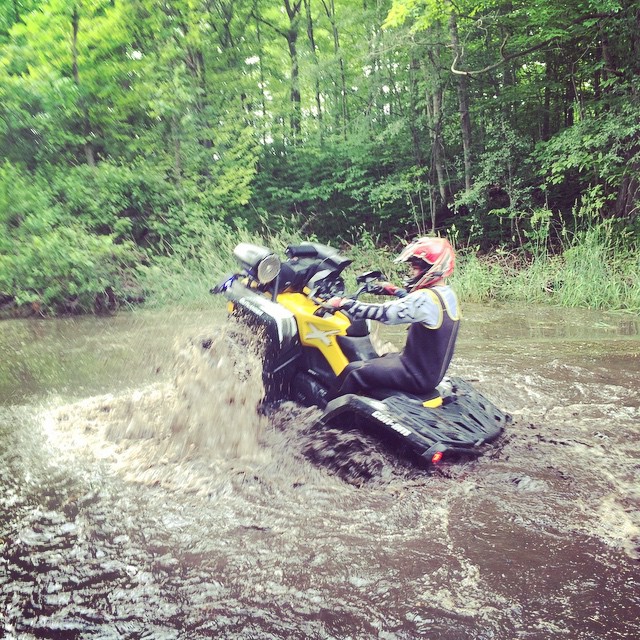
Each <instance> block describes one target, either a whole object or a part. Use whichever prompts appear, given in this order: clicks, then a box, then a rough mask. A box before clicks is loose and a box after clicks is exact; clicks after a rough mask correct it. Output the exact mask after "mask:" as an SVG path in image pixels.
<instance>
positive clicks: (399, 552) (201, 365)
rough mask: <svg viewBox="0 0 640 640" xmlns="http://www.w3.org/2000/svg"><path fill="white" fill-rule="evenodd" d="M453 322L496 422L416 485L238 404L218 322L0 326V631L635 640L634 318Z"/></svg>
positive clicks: (299, 421)
mask: <svg viewBox="0 0 640 640" xmlns="http://www.w3.org/2000/svg"><path fill="white" fill-rule="evenodd" d="M467 317H468V318H469V319H468V320H467V321H466V323H465V328H464V331H463V333H462V334H461V339H460V341H459V348H458V351H457V354H456V357H455V359H454V362H453V365H452V369H451V373H453V374H455V375H460V376H462V377H465V378H466V379H468V380H471V381H472V382H473V384H474V386H475V387H476V388H477V389H478V390H480V391H481V392H482V393H484V394H485V395H486V396H487V397H489V398H490V399H491V400H492V401H494V402H495V403H496V404H498V405H499V406H500V407H502V408H504V409H505V410H507V411H509V412H510V413H511V414H512V415H513V418H514V420H513V423H512V424H511V425H509V427H508V429H507V431H506V433H505V435H504V436H503V437H502V438H501V439H500V441H499V442H498V443H497V444H496V446H495V447H493V448H492V449H491V450H490V451H489V452H488V453H487V454H486V455H484V456H483V457H481V458H479V459H477V460H473V461H468V462H462V463H458V464H452V465H447V466H443V467H440V468H439V469H438V470H437V471H435V472H432V473H425V472H424V471H423V470H420V469H417V468H416V467H415V466H414V465H412V464H410V463H408V462H407V461H404V460H401V459H398V458H397V457H395V456H394V455H393V453H392V452H390V451H388V450H387V449H385V448H384V447H382V446H381V445H380V443H379V442H378V441H376V440H375V439H374V438H372V437H371V436H367V435H363V434H360V433H358V432H354V431H349V430H344V431H342V430H338V429H335V430H330V431H327V432H318V431H317V430H314V429H313V423H314V421H315V419H316V418H317V417H318V415H319V412H318V410H317V409H315V408H303V407H299V406H297V405H295V404H293V403H285V404H283V405H281V406H280V407H277V408H275V409H273V410H271V411H269V412H267V413H257V412H256V405H257V404H258V402H259V400H260V397H261V393H262V388H261V382H260V375H259V363H258V362H257V361H256V360H255V356H254V355H253V353H252V350H251V349H241V350H238V349H236V348H234V347H233V344H232V343H231V342H230V341H229V340H227V339H226V332H225V330H224V325H223V321H222V319H220V320H219V321H218V322H219V324H218V325H217V326H216V327H214V329H213V330H211V328H209V330H208V331H207V318H206V317H204V316H197V317H192V318H190V319H189V322H188V323H186V322H185V321H184V318H181V320H180V322H181V324H180V331H177V330H175V329H176V327H175V326H169V327H167V326H166V319H164V320H161V319H159V318H157V317H156V316H149V317H143V318H142V319H140V318H138V319H137V320H136V321H135V323H134V324H133V325H131V324H127V321H124V320H122V319H119V320H114V321H113V323H109V321H104V320H102V321H99V322H98V324H95V323H92V321H87V320H84V321H82V322H80V323H78V322H69V323H56V324H54V323H49V324H44V325H39V326H38V328H37V332H36V333H35V334H34V328H33V325H30V324H27V323H24V322H22V323H14V324H5V325H4V327H3V326H2V325H0V336H1V337H0V349H2V350H3V355H6V356H7V358H6V359H5V363H7V362H9V363H12V364H5V365H0V373H3V374H4V377H3V386H2V389H3V393H4V396H3V403H2V406H0V487H1V492H0V637H5V638H15V639H25V640H27V639H29V640H30V639H32V638H50V639H59V638H60V639H62V638H64V639H66V638H70V639H76V638H78V639H85V638H86V639H96V640H97V639H105V640H106V639H121V638H127V639H128V638H131V639H143V638H144V639H158V640H163V639H165V638H166V639H174V638H176V639H178V638H179V639H184V640H187V639H189V640H191V639H195V640H197V639H200V638H247V639H256V640H258V639H259V640H262V639H280V638H282V639H284V638H301V639H302V638H318V639H341V640H342V639H344V640H346V639H353V640H356V639H358V640H359V639H363V640H364V639H368V638H381V639H384V640H393V639H398V640H405V639H414V638H428V639H437V640H439V639H442V640H449V639H451V640H466V639H477V640H480V639H497V640H512V639H515V638H524V639H532V640H538V639H540V640H544V639H548V638H568V639H571V640H574V639H594V640H596V639H598V640H599V639H605V638H607V639H608V638H611V639H613V638H627V639H635V638H637V637H639V636H640V595H639V594H640V563H639V562H638V560H639V558H640V553H639V549H640V516H639V511H638V507H639V504H640V489H639V486H638V471H639V470H640V458H639V454H640V442H639V437H638V424H640V420H639V418H640V408H639V404H640V401H639V397H638V380H639V379H640V357H639V356H640V340H639V339H638V331H637V329H638V326H637V320H636V319H635V318H634V319H631V321H629V320H628V318H627V319H625V318H624V317H623V318H617V317H615V316H606V317H604V316H601V315H597V314H586V315H582V316H579V317H575V318H573V319H571V320H567V319H566V318H565V319H562V320H561V319H560V318H549V315H548V313H547V312H545V313H544V314H540V315H536V313H535V312H532V311H531V310H524V311H514V310H508V309H504V310H490V311H486V312H485V311H484V310H482V309H478V310H476V313H475V315H474V316H472V317H469V314H467ZM203 327H204V329H203ZM505 327H508V329H506V330H505ZM98 329H100V333H99V336H100V339H99V340H98V341H96V335H97V330H98ZM2 331H4V333H1V332H2ZM149 335H153V336H154V342H153V343H150V341H149V339H148V337H149ZM386 338H388V339H389V340H390V341H391V342H396V343H397V342H399V341H401V340H402V336H401V335H392V334H391V335H389V336H386ZM203 339H209V340H210V341H211V348H210V349H208V350H205V351H203V350H202V349H201V347H200V344H201V342H202V340H203ZM133 343H135V344H136V349H135V350H133V349H131V347H132V344H133ZM141 345H144V346H141ZM88 353H90V354H91V355H87V354H88ZM127 354H128V355H127ZM134 354H135V355H134ZM114 356H116V357H114ZM114 359H115V360H118V361H120V362H121V366H120V367H117V366H116V365H115V364H114V362H113V361H114ZM3 366H5V367H6V368H5V369H3ZM47 367H48V369H47ZM38 376H41V377H38ZM52 381H55V384H52Z"/></svg>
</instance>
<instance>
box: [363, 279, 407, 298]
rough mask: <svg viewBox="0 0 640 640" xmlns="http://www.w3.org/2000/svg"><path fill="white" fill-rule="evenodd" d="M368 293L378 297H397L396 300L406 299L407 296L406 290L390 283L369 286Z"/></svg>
mask: <svg viewBox="0 0 640 640" xmlns="http://www.w3.org/2000/svg"><path fill="white" fill-rule="evenodd" d="M368 291H369V293H373V294H374V295H377V296H395V297H396V298H404V297H405V296H406V295H407V290H406V289H402V288H401V287H396V285H395V284H391V283H390V282H379V283H377V284H372V285H370V286H369V289H368Z"/></svg>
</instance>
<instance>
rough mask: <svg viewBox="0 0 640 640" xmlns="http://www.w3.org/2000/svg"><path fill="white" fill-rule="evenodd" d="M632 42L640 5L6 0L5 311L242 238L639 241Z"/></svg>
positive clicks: (486, 0) (89, 290)
mask: <svg viewBox="0 0 640 640" xmlns="http://www.w3.org/2000/svg"><path fill="white" fill-rule="evenodd" d="M639 26H640V5H639V4H638V2H637V0H569V1H568V2H565V3H560V4H559V3H557V2H551V0H530V1H529V2H526V3H525V2H522V1H520V0H518V1H512V2H501V1H498V0H460V1H456V2H450V1H448V0H447V1H445V2H441V1H436V0H380V1H377V2H364V3H363V2H360V1H358V2H356V1H355V0H233V1H232V0H169V1H167V2H163V3H158V2H155V1H154V0H47V1H45V2H35V1H33V0H15V1H13V0H12V1H11V2H6V1H5V2H0V162H2V163H3V165H2V166H3V169H2V182H1V184H2V195H1V196H0V228H1V229H2V234H3V235H2V237H0V300H6V299H9V300H18V301H24V300H33V301H34V302H38V303H39V304H40V305H44V306H47V305H55V304H60V305H61V306H63V307H64V306H65V305H66V306H68V304H70V303H69V301H71V304H72V305H73V304H75V305H76V306H77V305H78V304H79V303H77V300H80V299H82V300H83V302H82V305H84V306H85V307H89V306H91V303H90V299H91V298H92V296H94V297H95V296H96V295H98V296H100V295H102V292H104V291H105V290H106V289H109V291H115V289H116V288H118V287H120V290H121V292H123V291H124V286H125V285H122V286H121V285H119V284H118V283H119V282H120V283H123V282H127V283H128V284H127V285H126V286H131V287H133V282H134V280H135V271H134V270H133V269H131V268H130V266H131V265H132V264H133V263H134V262H138V263H139V262H141V261H144V263H145V264H153V263H154V261H157V260H159V259H160V258H161V257H162V258H163V259H165V258H166V259H171V256H175V255H180V256H182V255H195V254H197V253H198V247H199V246H202V245H203V241H204V239H205V238H208V237H212V236H214V237H218V236H219V235H220V234H219V233H218V232H217V231H220V230H222V231H221V233H222V232H224V233H226V230H227V229H228V228H229V227H231V226H238V225H239V226H241V227H243V228H247V229H249V230H250V231H253V232H258V231H260V230H261V228H263V227H265V226H266V227H269V228H273V229H282V228H284V227H286V226H291V225H293V226H294V228H295V229H296V230H298V231H302V232H305V233H309V234H315V235H316V236H317V237H319V238H320V239H322V240H327V241H329V240H330V241H332V242H340V241H343V240H344V241H351V240H352V239H354V238H357V237H358V236H359V235H360V234H361V232H362V229H363V228H366V229H368V230H369V231H370V232H371V233H373V234H374V236H375V237H377V238H380V239H381V240H383V241H385V242H387V243H389V244H391V245H393V244H395V243H397V242H398V241H399V240H400V239H403V238H406V237H408V236H411V235H413V234H415V233H426V232H432V231H435V232H437V233H450V234H451V235H452V236H455V235H456V234H457V236H456V237H457V238H458V241H459V242H461V243H462V242H464V243H465V244H477V245H478V246H482V247H490V246H496V245H499V244H503V243H507V244H512V245H515V246H518V247H524V248H525V249H527V250H532V248H533V247H534V246H540V244H541V243H544V242H548V243H549V244H550V245H552V246H558V245H559V243H560V242H561V240H562V238H561V237H560V236H559V235H556V236H554V230H556V229H560V228H562V227H563V225H565V224H569V223H570V222H572V221H581V220H584V219H585V216H586V212H587V211H588V216H587V217H588V219H589V224H591V225H595V226H597V225H599V224H604V223H605V222H606V221H607V220H609V219H611V218H616V219H617V220H619V226H620V228H623V229H627V230H632V229H635V227H634V225H635V224H636V222H635V221H636V220H637V218H638V215H637V214H638V194H639V189H640V184H639V178H638V176H639V175H640V143H639V140H640V131H639V129H640V125H639V124H638V123H639V122H640V117H639V115H640V105H639V98H638V96H639V95H640V86H639V82H638V78H639V77H640V35H639V34H640V28H639ZM540 220H544V225H543V226H541V224H540ZM543 228H544V233H543ZM454 230H455V231H454ZM224 233H223V235H224ZM545 234H546V235H545ZM625 237H627V238H630V239H629V242H631V243H633V241H634V238H633V236H625ZM123 265H124V266H123ZM65 283H66V284H65ZM121 296H122V297H125V294H124V293H122V294H121ZM65 301H66V302H65Z"/></svg>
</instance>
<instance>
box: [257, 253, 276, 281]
mask: <svg viewBox="0 0 640 640" xmlns="http://www.w3.org/2000/svg"><path fill="white" fill-rule="evenodd" d="M279 273H280V258H278V256H277V255H276V254H275V253H272V254H271V255H268V256H267V257H266V258H263V259H262V260H260V263H259V264H258V280H259V281H260V284H269V283H270V282H272V281H273V280H275V279H276V278H277V276H278V274H279Z"/></svg>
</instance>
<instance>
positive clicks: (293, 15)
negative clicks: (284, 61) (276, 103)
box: [284, 0, 302, 141]
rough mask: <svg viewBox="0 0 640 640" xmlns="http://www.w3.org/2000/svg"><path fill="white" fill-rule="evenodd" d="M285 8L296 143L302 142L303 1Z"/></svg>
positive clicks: (299, 0)
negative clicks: (300, 53) (300, 49)
mask: <svg viewBox="0 0 640 640" xmlns="http://www.w3.org/2000/svg"><path fill="white" fill-rule="evenodd" d="M284 6H285V9H286V11H287V16H288V17H289V28H288V29H287V31H286V36H285V37H286V39H287V46H288V48H289V59H290V60H291V132H292V134H293V138H294V140H296V141H299V140H300V132H301V111H302V109H301V102H302V100H301V96H300V64H299V61H298V26H299V21H300V8H301V6H302V0H295V1H294V2H293V3H292V2H291V1H290V0H284Z"/></svg>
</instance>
